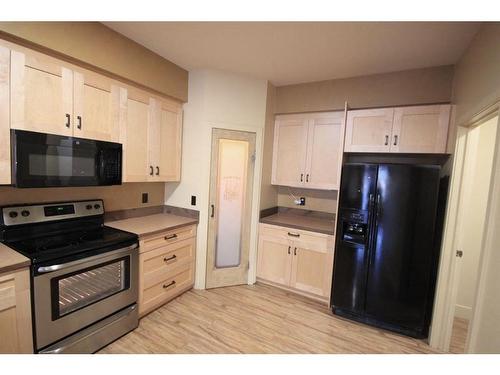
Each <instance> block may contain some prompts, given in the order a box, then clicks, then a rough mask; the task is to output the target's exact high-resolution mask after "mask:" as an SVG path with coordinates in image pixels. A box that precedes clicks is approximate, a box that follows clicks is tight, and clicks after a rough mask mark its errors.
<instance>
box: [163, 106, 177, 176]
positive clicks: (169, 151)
mask: <svg viewBox="0 0 500 375" xmlns="http://www.w3.org/2000/svg"><path fill="white" fill-rule="evenodd" d="M159 120H160V140H161V141H160V154H159V157H160V159H159V176H158V178H159V181H164V182H169V181H180V180H181V154H182V106H181V105H180V104H177V103H170V102H166V101H162V102H161V103H160V117H159Z"/></svg>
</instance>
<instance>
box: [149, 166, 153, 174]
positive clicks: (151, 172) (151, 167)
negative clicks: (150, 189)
mask: <svg viewBox="0 0 500 375" xmlns="http://www.w3.org/2000/svg"><path fill="white" fill-rule="evenodd" d="M149 168H150V169H151V171H150V172H149V175H150V176H152V175H153V174H154V169H153V166H152V165H150V166H149Z"/></svg>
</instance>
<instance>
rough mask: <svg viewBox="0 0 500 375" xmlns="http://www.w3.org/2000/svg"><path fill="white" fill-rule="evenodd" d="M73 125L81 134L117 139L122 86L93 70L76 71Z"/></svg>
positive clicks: (116, 140)
mask: <svg viewBox="0 0 500 375" xmlns="http://www.w3.org/2000/svg"><path fill="white" fill-rule="evenodd" d="M73 77H74V78H73V81H74V94H73V98H74V116H75V118H74V122H75V125H74V128H73V135H74V136H75V137H79V138H87V139H96V140H99V141H108V142H118V141H119V138H120V134H119V132H120V123H119V121H120V117H119V116H120V87H119V86H117V85H116V84H113V81H112V80H110V79H108V78H106V77H103V76H101V75H98V74H95V73H93V72H89V71H84V72H74V76H73Z"/></svg>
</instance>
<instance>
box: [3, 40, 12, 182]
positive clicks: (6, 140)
mask: <svg viewBox="0 0 500 375" xmlns="http://www.w3.org/2000/svg"><path fill="white" fill-rule="evenodd" d="M0 145H2V146H1V147H0V185H9V184H10V183H11V172H10V50H9V49H8V48H6V47H4V46H0Z"/></svg>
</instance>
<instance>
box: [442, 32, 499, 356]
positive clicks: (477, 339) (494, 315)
mask: <svg viewBox="0 0 500 375" xmlns="http://www.w3.org/2000/svg"><path fill="white" fill-rule="evenodd" d="M499 46H500V23H498V22H496V23H485V24H483V25H482V26H481V28H480V30H479V32H478V33H477V35H476V36H475V38H474V40H473V41H472V43H471V44H470V46H469V47H468V48H467V50H466V51H465V53H464V55H463V56H462V58H461V59H460V61H459V62H458V64H457V66H456V69H455V77H454V82H453V100H452V101H453V103H454V104H455V105H456V124H458V125H463V124H467V123H468V122H469V121H470V120H471V118H472V117H473V116H474V115H475V114H477V113H478V112H480V111H481V110H483V109H484V108H486V107H488V106H490V105H492V104H494V103H495V102H497V101H498V100H499V99H500V48H499ZM498 147H499V142H498V137H497V141H496V151H495V152H496V156H495V158H496V160H495V162H494V166H493V170H494V172H493V177H492V178H493V179H494V185H493V186H494V187H493V189H494V190H493V192H492V200H491V201H490V202H489V203H488V207H489V209H490V210H491V212H492V217H491V221H490V222H489V223H488V224H487V225H489V227H490V228H500V199H499V198H498V197H499V196H500V152H499V150H498ZM498 243H500V231H498V230H493V231H492V234H491V237H490V238H489V242H488V243H487V244H486V247H485V250H483V251H484V252H486V249H488V248H490V246H491V248H492V249H494V250H492V251H491V252H487V254H483V256H484V257H485V259H482V260H480V264H482V265H483V267H484V268H482V269H481V271H480V273H479V275H478V276H479V278H480V280H479V289H478V290H479V295H478V297H477V299H476V304H477V309H478V310H477V311H476V312H475V313H474V314H473V322H472V327H471V330H472V331H471V339H470V350H471V351H472V352H473V353H500V325H498V317H499V316H500V298H499V294H498V285H500V252H499V251H495V250H497V248H498V245H497V244H498Z"/></svg>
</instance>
